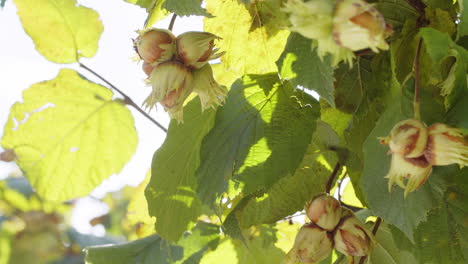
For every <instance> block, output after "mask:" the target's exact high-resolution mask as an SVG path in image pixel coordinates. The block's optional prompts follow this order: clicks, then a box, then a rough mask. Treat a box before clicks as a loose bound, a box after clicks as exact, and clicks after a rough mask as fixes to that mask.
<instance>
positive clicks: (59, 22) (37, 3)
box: [14, 0, 103, 63]
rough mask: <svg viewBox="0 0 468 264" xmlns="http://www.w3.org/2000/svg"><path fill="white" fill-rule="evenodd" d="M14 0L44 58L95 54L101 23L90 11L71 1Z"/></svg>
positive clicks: (58, 59) (70, 58)
mask: <svg viewBox="0 0 468 264" xmlns="http://www.w3.org/2000/svg"><path fill="white" fill-rule="evenodd" d="M14 2H15V4H16V7H17V8H18V15H19V17H20V19H21V22H22V24H23V27H24V29H25V31H26V33H28V35H29V36H30V37H31V38H32V39H33V41H34V44H35V45H36V49H37V50H38V51H39V52H40V53H41V54H42V55H43V56H44V57H46V58H47V59H48V60H50V61H52V62H56V63H72V62H76V61H78V60H79V59H80V57H87V58H90V57H93V56H94V54H96V51H97V48H98V41H99V38H100V36H101V33H102V31H103V25H102V22H101V21H100V19H99V15H98V13H96V12H95V11H94V10H92V9H89V8H86V7H84V6H80V5H78V4H77V3H76V1H75V0H61V1H55V0H54V1H53V0H15V1H14Z"/></svg>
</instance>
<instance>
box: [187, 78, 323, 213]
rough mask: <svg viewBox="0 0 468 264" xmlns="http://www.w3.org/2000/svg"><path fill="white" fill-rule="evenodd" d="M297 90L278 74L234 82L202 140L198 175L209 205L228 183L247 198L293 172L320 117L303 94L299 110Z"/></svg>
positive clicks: (311, 102)
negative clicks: (240, 188) (211, 128)
mask: <svg viewBox="0 0 468 264" xmlns="http://www.w3.org/2000/svg"><path fill="white" fill-rule="evenodd" d="M298 92H299V91H297V90H296V89H294V88H293V87H291V86H290V85H289V84H288V83H284V84H282V83H281V82H280V80H279V79H278V74H277V73H270V74H265V75H246V76H244V77H243V78H242V79H239V80H237V81H236V82H235V83H234V84H233V86H232V87H231V90H230V91H229V94H228V97H227V100H226V104H225V105H224V106H223V107H221V108H220V109H219V110H218V113H217V115H216V125H215V127H214V128H213V130H211V131H210V133H209V134H208V135H207V137H206V138H205V140H204V142H203V148H202V151H201V157H202V162H201V164H200V168H199V169H198V171H197V174H196V176H197V178H198V181H199V185H198V193H199V194H200V197H201V198H202V200H203V201H204V202H205V203H207V204H211V203H212V202H214V200H215V198H216V196H218V195H220V194H221V193H223V192H224V191H226V189H227V186H228V183H229V181H230V180H232V181H233V185H234V186H236V185H237V186H239V185H240V186H243V187H244V189H243V192H244V194H246V195H247V194H249V193H253V192H255V191H257V190H262V189H264V188H269V187H270V186H271V185H273V184H274V183H275V182H276V181H278V180H279V179H281V178H282V177H284V176H286V175H288V174H291V173H294V171H295V170H296V168H297V166H298V165H299V163H300V162H301V160H302V157H303V156H304V153H305V151H306V149H307V145H308V143H309V142H310V139H311V136H312V133H313V131H314V129H315V124H316V122H315V120H316V118H317V117H318V116H319V105H318V103H317V102H316V101H315V100H314V99H313V98H311V97H310V96H308V95H306V94H303V93H299V94H298V97H304V98H308V104H307V105H305V106H301V105H300V104H299V102H298V101H297V98H296V97H295V93H298Z"/></svg>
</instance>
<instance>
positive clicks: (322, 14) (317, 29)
mask: <svg viewBox="0 0 468 264" xmlns="http://www.w3.org/2000/svg"><path fill="white" fill-rule="evenodd" d="M284 11H285V12H286V13H289V14H290V15H289V20H290V22H291V24H292V26H291V30H292V31H296V32H298V33H299V34H301V35H303V36H304V37H306V38H310V39H314V42H313V46H314V47H317V53H318V55H319V56H320V57H323V56H325V55H326V54H331V55H332V57H333V61H332V64H333V65H336V64H338V63H339V62H340V61H346V62H348V63H349V65H352V60H353V58H354V51H358V50H362V49H367V48H369V49H371V50H372V51H374V52H378V51H379V49H382V50H387V49H388V48H389V46H388V44H387V42H385V38H386V37H388V36H389V35H390V34H391V33H392V28H391V26H390V25H388V24H386V23H385V20H384V17H383V16H382V14H380V13H379V11H377V9H375V8H374V7H373V6H372V5H370V4H368V3H367V2H365V1H362V0H336V1H335V0H310V1H306V2H305V1H304V0H288V2H287V3H286V4H285V8H284Z"/></svg>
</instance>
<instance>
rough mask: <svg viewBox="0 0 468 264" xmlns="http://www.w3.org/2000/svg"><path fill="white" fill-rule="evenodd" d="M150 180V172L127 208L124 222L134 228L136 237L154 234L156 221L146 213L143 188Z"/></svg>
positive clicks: (146, 204) (146, 205) (146, 203)
mask: <svg viewBox="0 0 468 264" xmlns="http://www.w3.org/2000/svg"><path fill="white" fill-rule="evenodd" d="M150 179H151V171H148V173H147V174H146V177H145V180H144V181H143V182H141V183H140V184H139V185H138V187H137V188H136V189H135V192H134V193H133V195H132V197H131V198H130V201H129V203H128V206H127V213H126V220H127V221H128V224H129V225H130V226H134V227H136V235H137V236H138V237H146V236H149V235H152V234H153V233H154V224H155V223H156V219H155V218H154V217H151V216H150V215H149V212H148V202H147V201H146V197H145V188H146V186H147V185H148V183H149V181H150Z"/></svg>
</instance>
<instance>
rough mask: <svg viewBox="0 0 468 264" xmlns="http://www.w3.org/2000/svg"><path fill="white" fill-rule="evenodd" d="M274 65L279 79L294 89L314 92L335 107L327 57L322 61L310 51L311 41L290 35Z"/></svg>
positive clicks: (294, 34) (329, 64) (331, 70)
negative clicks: (278, 72)
mask: <svg viewBox="0 0 468 264" xmlns="http://www.w3.org/2000/svg"><path fill="white" fill-rule="evenodd" d="M276 64H277V65H278V69H279V71H280V75H281V78H283V79H289V80H290V81H291V83H292V85H294V86H296V87H298V86H300V87H303V88H306V89H309V90H313V91H316V92H317V93H318V94H319V95H320V97H322V98H324V99H325V100H326V101H327V103H329V104H330V105H331V106H335V99H334V95H333V91H334V87H333V81H334V78H333V68H332V67H331V63H330V60H329V57H328V56H327V57H325V58H324V61H322V60H321V59H320V58H319V56H318V55H317V52H316V50H315V49H312V40H310V39H306V38H304V37H303V36H301V35H299V34H297V33H291V35H289V38H288V43H287V44H286V47H285V49H284V51H283V53H282V54H281V57H280V58H279V60H278V61H277V62H276Z"/></svg>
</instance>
